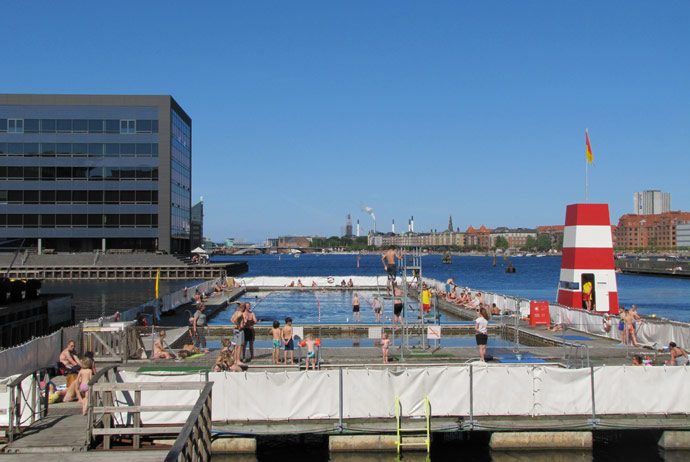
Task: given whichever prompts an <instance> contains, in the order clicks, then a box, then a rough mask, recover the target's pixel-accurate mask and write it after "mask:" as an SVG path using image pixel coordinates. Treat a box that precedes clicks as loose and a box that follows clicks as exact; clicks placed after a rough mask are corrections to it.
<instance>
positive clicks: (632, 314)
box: [618, 305, 642, 346]
mask: <svg viewBox="0 0 690 462" xmlns="http://www.w3.org/2000/svg"><path fill="white" fill-rule="evenodd" d="M620 317H621V319H620V322H619V323H618V330H619V331H621V343H623V344H626V345H633V346H638V345H637V335H636V334H635V330H636V329H637V326H639V325H640V323H641V322H642V317H641V316H640V315H639V313H638V312H637V306H636V305H633V306H631V307H630V309H629V310H628V309H626V308H625V307H623V306H621V307H620Z"/></svg>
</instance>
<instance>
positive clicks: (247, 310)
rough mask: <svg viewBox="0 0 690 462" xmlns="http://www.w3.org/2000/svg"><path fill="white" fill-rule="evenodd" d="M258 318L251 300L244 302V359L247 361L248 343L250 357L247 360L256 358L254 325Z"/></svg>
mask: <svg viewBox="0 0 690 462" xmlns="http://www.w3.org/2000/svg"><path fill="white" fill-rule="evenodd" d="M257 322H258V320H257V319H256V315H255V314H254V312H253V311H252V308H251V305H250V304H249V302H247V303H245V304H244V328H243V330H244V343H243V344H242V361H245V358H246V350H247V343H248V344H249V354H250V356H249V359H247V360H246V361H251V360H252V359H254V338H255V334H254V326H255V325H256V323H257Z"/></svg>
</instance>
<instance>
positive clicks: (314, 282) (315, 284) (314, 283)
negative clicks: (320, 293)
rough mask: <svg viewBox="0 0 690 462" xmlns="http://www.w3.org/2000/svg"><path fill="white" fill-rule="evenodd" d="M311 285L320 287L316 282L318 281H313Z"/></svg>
mask: <svg viewBox="0 0 690 462" xmlns="http://www.w3.org/2000/svg"><path fill="white" fill-rule="evenodd" d="M311 286H312V287H319V285H318V284H317V283H316V281H311Z"/></svg>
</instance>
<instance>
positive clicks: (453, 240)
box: [369, 231, 465, 247]
mask: <svg viewBox="0 0 690 462" xmlns="http://www.w3.org/2000/svg"><path fill="white" fill-rule="evenodd" d="M464 235H465V233H462V232H460V231H441V232H436V231H432V232H429V233H413V232H408V233H403V234H395V233H392V232H390V233H385V234H382V233H377V234H376V236H375V235H372V236H370V238H369V243H370V244H369V245H377V244H372V242H377V241H378V240H379V238H380V241H381V244H378V246H381V245H383V246H386V247H387V246H390V245H393V246H396V247H463V246H464V244H465V242H464ZM377 236H378V237H377Z"/></svg>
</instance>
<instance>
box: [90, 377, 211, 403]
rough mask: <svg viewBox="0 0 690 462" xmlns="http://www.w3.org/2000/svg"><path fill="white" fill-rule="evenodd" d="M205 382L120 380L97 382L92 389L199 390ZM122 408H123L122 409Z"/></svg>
mask: <svg viewBox="0 0 690 462" xmlns="http://www.w3.org/2000/svg"><path fill="white" fill-rule="evenodd" d="M204 385H206V382H120V383H97V384H94V385H93V390H94V391H130V390H135V391H142V390H144V391H146V390H155V391H176V390H201V389H202V388H204ZM123 410H124V409H123Z"/></svg>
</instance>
